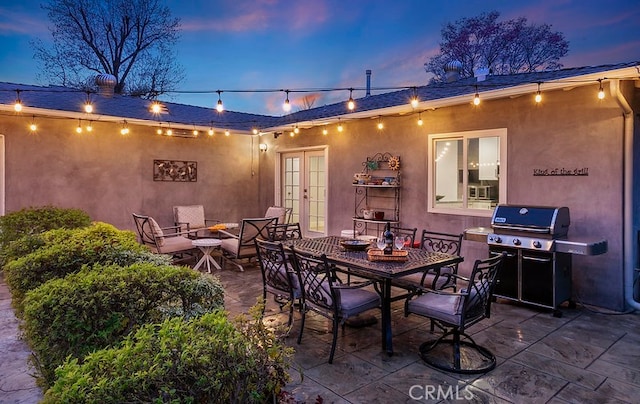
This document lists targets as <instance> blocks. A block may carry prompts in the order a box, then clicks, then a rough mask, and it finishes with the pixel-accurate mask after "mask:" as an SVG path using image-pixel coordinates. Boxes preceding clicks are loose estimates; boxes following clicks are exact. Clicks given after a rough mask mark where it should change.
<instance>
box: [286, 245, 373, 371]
mask: <svg viewBox="0 0 640 404" xmlns="http://www.w3.org/2000/svg"><path fill="white" fill-rule="evenodd" d="M291 251H292V254H293V262H294V265H295V270H296V274H297V275H298V280H299V283H300V288H301V289H302V324H301V326H300V334H298V344H300V343H301V342H302V333H303V331H304V324H305V319H306V316H307V313H308V312H309V311H313V312H316V313H318V314H320V315H322V316H324V317H326V318H328V319H329V320H331V321H332V326H333V327H332V328H333V339H332V342H331V353H330V354H329V363H333V356H334V354H335V350H336V342H337V340H338V328H339V326H342V328H343V332H344V325H345V321H346V320H347V319H348V318H350V317H353V316H356V315H358V314H361V313H363V312H365V311H368V310H372V309H376V308H377V309H380V296H379V295H378V293H376V292H374V291H371V290H367V289H364V288H365V287H366V286H369V285H372V284H373V282H372V281H366V282H359V283H351V284H342V283H341V282H340V280H339V278H338V276H337V275H336V268H335V266H333V265H330V264H329V262H328V261H327V256H326V255H325V254H322V255H321V256H320V257H313V256H311V255H306V254H303V253H301V252H299V251H296V249H295V245H294V246H293V247H291Z"/></svg>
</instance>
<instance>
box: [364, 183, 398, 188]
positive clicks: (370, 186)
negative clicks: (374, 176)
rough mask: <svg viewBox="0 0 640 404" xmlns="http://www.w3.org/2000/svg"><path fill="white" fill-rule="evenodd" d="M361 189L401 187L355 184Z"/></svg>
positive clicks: (394, 186) (396, 186)
mask: <svg viewBox="0 0 640 404" xmlns="http://www.w3.org/2000/svg"><path fill="white" fill-rule="evenodd" d="M353 186H354V187H359V188H400V185H375V184H353Z"/></svg>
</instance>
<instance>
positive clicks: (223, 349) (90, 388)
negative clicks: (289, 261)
mask: <svg viewBox="0 0 640 404" xmlns="http://www.w3.org/2000/svg"><path fill="white" fill-rule="evenodd" d="M254 320H255V319H254ZM267 333H268V332H267V331H266V329H265V328H264V326H263V325H262V322H260V321H246V320H245V321H240V322H239V323H237V324H233V323H232V322H231V321H229V320H228V319H227V314H226V313H224V312H215V313H210V314H205V315H203V316H202V317H199V318H196V319H193V320H191V321H183V320H182V319H179V318H174V319H169V320H166V321H165V322H163V323H161V324H158V325H147V326H144V327H142V328H140V329H139V330H138V331H137V332H136V333H135V335H132V336H130V337H127V338H125V340H124V342H123V343H122V344H121V345H120V346H119V347H115V348H111V349H104V350H100V351H96V352H94V353H92V354H90V355H89V356H87V357H86V358H85V360H84V363H82V364H81V363H79V361H78V360H77V359H70V360H68V361H66V362H65V364H64V365H63V366H62V367H60V368H58V370H57V371H56V375H57V380H56V382H55V384H54V385H53V386H52V387H51V388H50V389H49V390H48V391H46V393H45V396H44V400H43V401H42V402H43V403H60V402H67V403H68V402H99V403H125V402H128V403H133V402H136V403H142V402H144V403H150V402H157V403H167V402H176V403H177V402H187V403H265V402H274V397H276V396H277V395H278V394H279V393H281V389H282V388H283V387H284V386H285V385H286V383H287V382H288V380H289V375H288V373H287V370H288V368H289V366H290V365H291V355H292V350H291V348H288V347H285V346H284V345H282V344H281V343H279V342H278V341H277V339H276V338H275V337H274V336H273V334H268V336H267Z"/></svg>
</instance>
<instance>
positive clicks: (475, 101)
mask: <svg viewBox="0 0 640 404" xmlns="http://www.w3.org/2000/svg"><path fill="white" fill-rule="evenodd" d="M473 105H480V94H478V86H476V95H474V96H473Z"/></svg>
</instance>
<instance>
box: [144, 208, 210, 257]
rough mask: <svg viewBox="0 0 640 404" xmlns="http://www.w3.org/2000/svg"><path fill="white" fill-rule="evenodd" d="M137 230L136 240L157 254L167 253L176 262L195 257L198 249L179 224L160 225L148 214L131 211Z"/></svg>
mask: <svg viewBox="0 0 640 404" xmlns="http://www.w3.org/2000/svg"><path fill="white" fill-rule="evenodd" d="M133 221H134V223H135V225H136V230H137V232H138V242H139V243H140V244H142V245H146V246H147V247H149V249H150V250H151V251H153V252H155V253H158V254H169V255H171V256H172V257H173V262H175V263H178V262H182V261H188V260H192V259H194V258H196V256H197V253H198V249H197V248H196V247H195V246H194V245H193V243H192V241H193V240H192V239H191V238H189V237H188V236H189V235H190V233H189V232H182V231H180V226H169V227H160V225H158V222H156V221H155V219H154V218H152V217H150V216H144V215H140V214H137V213H133Z"/></svg>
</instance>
